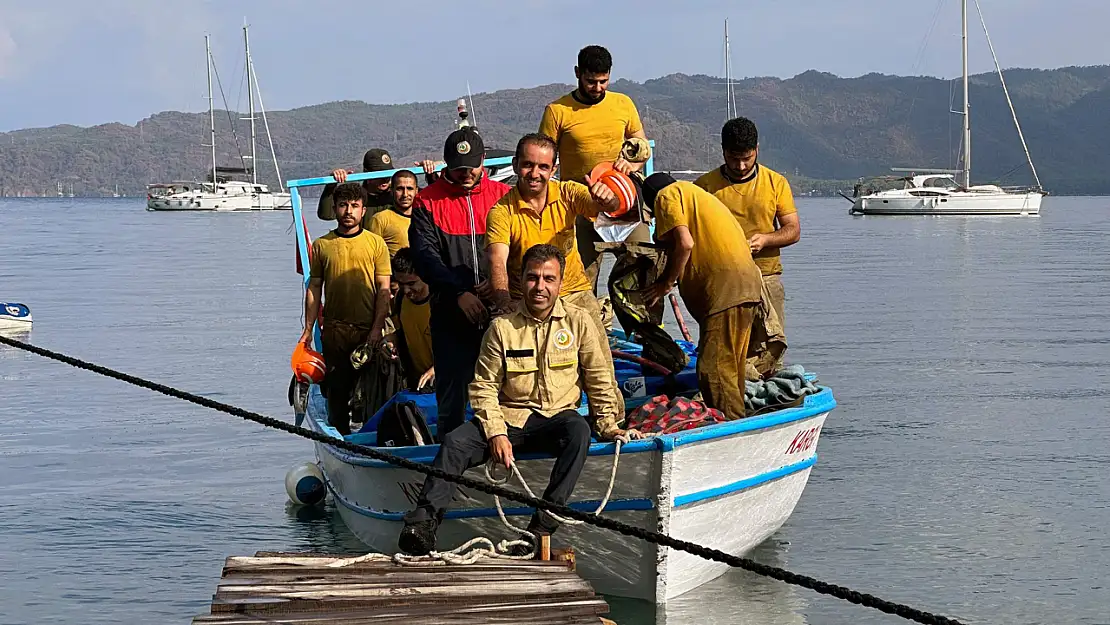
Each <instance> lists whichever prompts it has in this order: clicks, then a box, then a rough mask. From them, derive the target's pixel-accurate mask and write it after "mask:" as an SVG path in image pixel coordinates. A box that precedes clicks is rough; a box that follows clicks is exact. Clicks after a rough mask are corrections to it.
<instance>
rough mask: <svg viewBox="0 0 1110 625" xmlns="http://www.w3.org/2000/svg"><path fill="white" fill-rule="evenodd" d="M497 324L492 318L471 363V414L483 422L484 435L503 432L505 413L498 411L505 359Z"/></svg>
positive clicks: (481, 423)
mask: <svg viewBox="0 0 1110 625" xmlns="http://www.w3.org/2000/svg"><path fill="white" fill-rule="evenodd" d="M498 325H499V324H498V323H497V322H496V321H495V322H494V324H493V325H492V326H490V329H489V330H488V331H487V332H486V335H485V337H484V338H483V339H482V351H481V352H480V353H479V354H478V363H477V364H476V365H475V367H474V381H473V382H471V383H470V389H469V390H470V406H471V407H472V408H474V418H475V419H476V420H477V421H478V423H479V425H481V426H482V432H484V433H485V435H486V439H490V438H493V437H494V436H499V435H501V434H505V433H506V432H507V431H508V430H507V428H506V425H505V415H504V414H503V413H502V412H501V402H500V400H499V395H500V393H501V382H502V379H503V378H504V375H505V361H504V358H503V354H504V352H503V350H502V347H501V333H500V331H499V330H498V327H497V326H498Z"/></svg>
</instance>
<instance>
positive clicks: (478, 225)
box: [409, 169, 511, 307]
mask: <svg viewBox="0 0 1110 625" xmlns="http://www.w3.org/2000/svg"><path fill="white" fill-rule="evenodd" d="M510 188H511V187H509V185H507V184H505V183H503V182H498V181H496V180H490V179H489V177H488V175H487V173H486V171H485V170H484V169H483V170H482V178H481V180H479V181H478V184H476V185H474V187H473V188H471V189H469V190H468V189H464V188H462V187H461V186H459V185H458V184H455V183H454V182H451V181H450V180H449V179H448V178H447V176H440V177H439V179H438V180H436V181H435V182H433V183H432V184H430V185H428V186H427V187H424V188H423V189H421V190H420V192H419V193H418V194H417V196H416V201H415V202H414V203H413V206H412V221H411V223H410V224H409V247H411V248H412V260H413V265H414V266H415V269H416V273H417V275H419V276H420V279H421V280H423V281H424V282H427V283H428V286H429V287H430V289H431V293H432V306H433V307H438V306H443V305H445V304H450V305H451V306H453V307H457V306H458V304H457V303H456V300H457V299H458V297H459V295H461V294H462V293H463V292H465V291H474V287H475V286H477V285H478V283H479V282H482V281H483V280H485V279H487V278H488V277H489V261H488V260H487V259H486V214H488V213H489V210H490V209H491V208H493V205H494V204H496V203H497V200H500V199H501V196H503V195H505V194H506V193H508V192H509V189H510Z"/></svg>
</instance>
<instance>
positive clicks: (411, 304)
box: [390, 247, 436, 391]
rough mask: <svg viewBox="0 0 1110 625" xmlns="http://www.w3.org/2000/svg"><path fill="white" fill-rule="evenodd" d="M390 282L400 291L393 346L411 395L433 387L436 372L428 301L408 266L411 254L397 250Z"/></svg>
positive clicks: (426, 290) (424, 288)
mask: <svg viewBox="0 0 1110 625" xmlns="http://www.w3.org/2000/svg"><path fill="white" fill-rule="evenodd" d="M390 263H391V264H392V265H393V280H394V282H395V283H396V284H397V286H398V287H399V288H400V291H401V297H402V298H403V299H402V300H401V304H400V306H399V307H398V308H399V310H398V312H397V322H396V323H395V324H394V326H395V327H396V328H397V331H396V332H395V333H394V345H395V346H396V347H397V352H398V355H400V357H401V362H402V363H404V365H405V375H406V378H407V380H408V387H409V388H411V389H412V390H414V391H419V390H422V389H424V388H425V387H427V386H428V385H430V384H435V379H436V370H435V366H434V365H435V362H434V360H433V359H432V327H431V320H432V307H431V305H430V304H429V300H431V298H432V293H431V290H430V289H429V288H428V284H427V283H426V282H424V281H423V280H421V279H420V276H418V275H416V270H415V269H414V268H413V265H412V250H410V249H409V248H407V247H403V248H401V249H399V250H397V253H396V254H394V255H393V259H392V260H391V261H390Z"/></svg>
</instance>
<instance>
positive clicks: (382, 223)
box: [367, 208, 412, 259]
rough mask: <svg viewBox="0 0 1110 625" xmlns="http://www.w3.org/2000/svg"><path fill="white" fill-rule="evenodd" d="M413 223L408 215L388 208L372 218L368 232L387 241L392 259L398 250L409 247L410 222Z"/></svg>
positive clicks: (386, 244)
mask: <svg viewBox="0 0 1110 625" xmlns="http://www.w3.org/2000/svg"><path fill="white" fill-rule="evenodd" d="M411 221H412V220H411V219H410V218H409V217H408V216H407V215H402V214H401V213H398V212H397V211H396V210H394V209H393V208H386V209H383V210H382V211H381V212H379V213H375V214H374V216H373V217H371V218H370V226H369V227H368V228H367V230H369V231H370V232H373V233H374V234H376V235H378V236H379V237H381V238H382V240H384V241H385V246H386V247H387V248H388V249H389V258H390V259H392V258H393V256H394V255H395V254H396V253H397V250H399V249H401V248H403V247H408V246H409V222H411Z"/></svg>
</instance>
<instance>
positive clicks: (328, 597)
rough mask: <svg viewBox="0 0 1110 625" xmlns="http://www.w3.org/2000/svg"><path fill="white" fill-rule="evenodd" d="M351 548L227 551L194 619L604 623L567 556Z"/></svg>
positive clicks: (603, 606) (326, 623) (384, 624)
mask: <svg viewBox="0 0 1110 625" xmlns="http://www.w3.org/2000/svg"><path fill="white" fill-rule="evenodd" d="M353 555H357V554H350V555H347V554H344V555H331V554H316V553H311V554H303V553H280V552H258V553H257V554H255V555H254V556H231V557H229V558H227V560H226V562H225V564H224V569H223V577H222V579H221V580H220V584H219V585H218V586H217V588H216V593H215V594H214V595H213V597H212V605H211V611H210V613H209V614H203V615H199V616H196V617H195V618H194V619H193V621H192V622H193V623H194V625H256V624H257V625H260V624H262V623H266V624H271V625H272V624H275V623H288V624H295V625H316V624H319V625H337V624H340V623H349V624H352V625H362V624H365V625H391V624H394V623H396V624H401V623H404V624H406V625H420V624H422V623H441V624H445V625H472V624H473V625H477V624H478V623H506V624H507V623H520V624H522V625H530V624H534V623H550V624H556V625H557V624H561V623H567V624H579V623H581V624H585V623H589V624H590V625H599V624H601V623H606V622H609V621H606V620H605V619H603V618H602V617H601V615H603V614H607V613H608V612H609V606H608V604H607V603H606V602H605V600H604V598H602V597H599V596H597V595H596V594H595V593H594V590H593V587H592V586H590V584H589V583H588V582H586V581H585V580H583V579H581V578H580V577H578V576H577V575H576V574H575V573H574V562H573V559H570V560H569V561H568V560H561V561H557V560H550V561H545V560H526V561H518V560H506V559H495V558H488V559H483V560H480V561H478V562H475V563H473V564H466V565H442V564H440V565H430V564H429V565H419V566H403V565H399V564H395V563H393V562H383V561H367V562H359V563H355V564H350V565H347V566H343V567H331V566H328V565H329V564H331V563H333V562H336V561H338V560H341V559H345V558H348V557H352V556H353Z"/></svg>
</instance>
